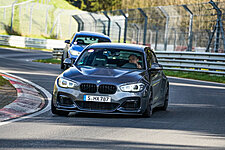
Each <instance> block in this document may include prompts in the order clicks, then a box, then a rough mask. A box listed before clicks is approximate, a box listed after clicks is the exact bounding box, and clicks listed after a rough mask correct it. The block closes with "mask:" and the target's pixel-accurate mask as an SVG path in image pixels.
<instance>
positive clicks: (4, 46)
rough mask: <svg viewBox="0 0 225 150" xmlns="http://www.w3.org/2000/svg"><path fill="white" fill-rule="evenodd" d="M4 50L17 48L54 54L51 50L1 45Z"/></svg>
mask: <svg viewBox="0 0 225 150" xmlns="http://www.w3.org/2000/svg"><path fill="white" fill-rule="evenodd" d="M0 47H2V48H17V49H29V50H39V51H47V52H52V50H51V49H40V48H34V47H17V46H7V45H0Z"/></svg>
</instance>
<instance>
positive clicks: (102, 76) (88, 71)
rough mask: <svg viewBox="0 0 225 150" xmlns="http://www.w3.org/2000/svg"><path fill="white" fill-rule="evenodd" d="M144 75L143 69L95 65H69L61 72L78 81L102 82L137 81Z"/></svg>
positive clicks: (66, 76)
mask: <svg viewBox="0 0 225 150" xmlns="http://www.w3.org/2000/svg"><path fill="white" fill-rule="evenodd" d="M145 75H146V71H145V70H138V69H135V70H134V69H111V68H95V67H70V68H69V69H68V70H66V71H65V72H64V73H63V76H64V77H65V78H69V79H71V80H74V81H77V82H80V83H84V82H86V83H97V80H98V82H101V83H102V84H110V83H111V84H122V83H129V82H137V81H139V80H140V79H142V78H143V77H144V76H145ZM99 80H100V81H99ZM101 83H100V84H101Z"/></svg>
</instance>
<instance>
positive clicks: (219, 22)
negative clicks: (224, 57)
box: [209, 0, 225, 52]
mask: <svg viewBox="0 0 225 150" xmlns="http://www.w3.org/2000/svg"><path fill="white" fill-rule="evenodd" d="M209 3H210V4H211V5H212V6H213V8H214V9H215V10H216V12H217V23H216V37H215V45H214V51H215V52H218V49H219V42H220V32H221V34H222V39H223V47H224V50H225V38H224V31H223V23H222V11H221V10H220V8H219V7H218V6H217V5H216V4H215V2H214V1H212V0H210V1H209Z"/></svg>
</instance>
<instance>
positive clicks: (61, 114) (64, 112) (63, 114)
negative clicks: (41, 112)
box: [51, 102, 70, 116]
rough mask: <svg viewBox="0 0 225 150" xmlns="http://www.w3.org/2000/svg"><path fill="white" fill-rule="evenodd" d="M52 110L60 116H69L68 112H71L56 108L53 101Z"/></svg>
mask: <svg viewBox="0 0 225 150" xmlns="http://www.w3.org/2000/svg"><path fill="white" fill-rule="evenodd" d="M51 111H52V113H53V114H55V115H59V116H68V114H69V113H70V112H67V111H62V110H56V108H55V106H54V104H53V102H52V104H51Z"/></svg>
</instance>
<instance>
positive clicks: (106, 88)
mask: <svg viewBox="0 0 225 150" xmlns="http://www.w3.org/2000/svg"><path fill="white" fill-rule="evenodd" d="M116 90H117V89H116V86H114V85H106V84H102V85H100V86H99V87H98V92H99V93H103V94H115V93H116Z"/></svg>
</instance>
